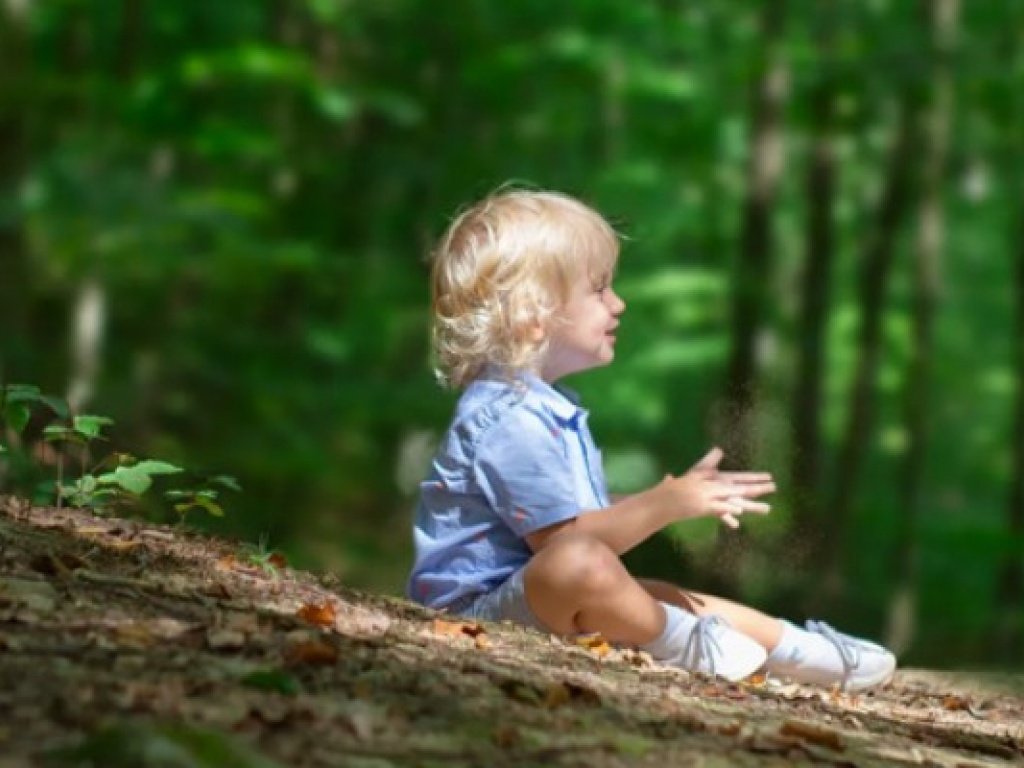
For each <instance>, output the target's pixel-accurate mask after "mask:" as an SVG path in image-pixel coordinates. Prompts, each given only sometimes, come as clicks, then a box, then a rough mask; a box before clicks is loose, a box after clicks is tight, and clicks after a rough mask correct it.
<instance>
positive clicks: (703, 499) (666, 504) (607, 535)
mask: <svg viewBox="0 0 1024 768" xmlns="http://www.w3.org/2000/svg"><path fill="white" fill-rule="evenodd" d="M721 460H722V451H721V450H720V449H718V448H714V449H712V450H711V451H710V452H709V453H708V455H707V456H705V457H704V458H703V459H701V460H700V461H699V462H698V463H697V464H695V465H694V466H693V468H692V469H690V471H688V472H687V473H686V474H684V475H682V476H680V477H673V476H672V475H667V476H666V477H665V479H664V480H662V481H661V482H660V483H658V484H657V485H655V486H654V487H653V488H649V489H648V490H646V491H641V492H640V493H635V494H633V495H631V496H627V497H625V498H623V499H622V500H621V501H617V502H616V503H614V504H613V505H612V506H610V507H607V508H605V509H600V510H595V511H591V512H586V513H584V514H580V515H578V516H577V517H575V518H573V519H571V520H567V521H565V522H562V523H557V524H555V525H551V526H548V527H547V528H542V529H540V530H538V531H534V532H533V533H529V534H527V535H526V541H527V543H528V544H529V545H530V548H531V549H532V550H533V551H534V552H537V551H540V550H541V549H543V548H544V546H545V545H546V544H547V542H548V541H550V540H551V538H552V537H554V536H557V535H559V534H561V533H564V532H569V531H572V532H577V533H586V534H589V535H591V536H595V537H597V538H598V539H600V540H601V541H603V542H604V543H605V544H607V545H608V546H609V547H610V548H611V549H612V550H614V551H615V552H617V553H619V554H622V553H623V552H626V551H628V550H630V549H632V548H633V547H635V546H636V545H637V544H639V543H640V542H642V541H644V540H645V539H647V538H648V537H649V536H651V535H652V534H654V533H655V532H657V531H659V530H661V529H662V528H664V527H665V526H666V525H668V524H669V523H673V522H675V521H677V520H684V519H688V518H694V517H706V516H710V515H717V516H718V517H721V518H722V521H723V522H725V523H726V524H727V525H730V526H732V527H736V526H738V525H739V522H738V521H737V520H736V517H735V516H736V515H741V514H743V513H744V512H757V513H760V514H765V513H767V512H768V511H769V510H770V507H769V506H768V505H767V504H763V503H761V502H757V501H754V500H753V499H756V498H758V497H760V496H764V495H765V494H768V493H772V492H773V491H774V490H775V483H774V482H773V481H772V478H771V475H770V474H769V473H767V472H719V471H718V464H719V462H720V461H721Z"/></svg>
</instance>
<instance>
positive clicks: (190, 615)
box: [0, 499, 1024, 768]
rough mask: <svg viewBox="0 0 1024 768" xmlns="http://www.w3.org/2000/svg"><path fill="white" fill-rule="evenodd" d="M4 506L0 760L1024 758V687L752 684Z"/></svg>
mask: <svg viewBox="0 0 1024 768" xmlns="http://www.w3.org/2000/svg"><path fill="white" fill-rule="evenodd" d="M258 559H259V558H255V559H254V558H250V557H248V556H247V555H246V554H245V553H240V552H239V551H238V549H237V548H236V547H233V546H232V545H230V544H228V543H226V542H223V541H218V540H211V539H209V538H205V537H200V536H198V535H195V534H190V533H186V532H184V531H180V530H176V529H170V528H165V527H159V526H151V525H145V524H140V523H137V522H128V521H124V520H111V519H101V518H96V517H93V516H90V515H87V514H83V513H81V512H77V511H67V510H65V511H57V510H53V509H38V508H29V507H27V506H26V505H24V504H22V503H21V502H18V501H16V500H14V499H0V768H12V767H13V766H22V765H57V766H68V765H81V766H85V765H94V766H104V768H108V767H109V768H117V767H118V766H132V768H146V767H147V766H157V765H159V766H175V767H176V768H177V767H178V766H181V767H187V766H197V767H199V768H207V767H210V768H212V767H214V766H216V767H217V768H221V766H238V767H239V768H254V767H256V766H274V765H276V766H365V768H371V766H372V767H373V768H384V767H386V766H393V765H401V766H406V765H410V766H461V765H465V766H488V767H489V766H587V768H605V767H610V766H641V765H643V766H647V765H649V766H659V767H661V766H676V765H680V766H682V765H706V766H732V765H738V766H743V765H780V766H782V765H786V766H788V765H857V766H860V765H903V764H906V765H927V766H982V765H992V766H995V765H1024V684H1022V681H1021V679H1019V678H1012V677H1000V678H998V679H988V680H985V679H977V678H969V677H966V676H957V675H952V674H949V673H944V674H940V673H933V672H927V671H924V670H905V671H901V672H900V673H899V674H898V676H897V678H896V680H895V681H894V682H893V683H892V684H891V685H889V686H887V687H886V688H884V689H882V690H880V691H878V692H876V693H873V694H871V695H862V696H858V697H851V696H846V695H841V694H838V693H835V692H829V691H820V690H815V689H811V688H803V687H799V686H792V685H789V686H786V685H779V684H776V683H775V681H763V680H755V681H753V682H751V683H749V684H741V685H729V684H724V683H717V682H710V681H707V680H703V679H698V678H693V677H689V676H687V675H685V674H684V673H681V672H675V671H672V670H666V669H661V668H658V667H655V666H654V665H653V664H651V662H650V660H649V659H647V658H645V657H644V656H642V655H641V654H636V653H632V652H622V651H615V650H611V649H609V648H608V647H607V646H606V645H604V644H603V643H600V642H598V641H594V642H592V643H590V646H589V647H586V646H582V645H579V646H577V645H572V644H569V643H566V642H563V641H561V640H558V639H556V638H552V637H549V636H546V635H541V634H538V633H536V632H532V631H524V630H519V629H517V628H514V627H511V626H508V625H484V626H477V625H468V624H464V623H460V622H456V621H448V620H446V619H445V617H442V616H439V615H437V614H435V613H432V612H429V611H425V610H422V609H420V608H417V607H416V606H413V605H411V604H409V603H406V602H404V601H400V600H395V599H391V598H387V597H383V596H379V595H369V594H360V593H357V592H354V591H352V590H349V589H346V588H344V587H343V586H341V585H339V584H337V583H333V582H332V581H331V580H329V579H327V578H321V577H317V576H315V575H313V574H309V573H303V572H297V571H293V570H290V569H288V568H287V566H286V565H285V564H283V563H281V562H280V561H278V562H277V564H276V565H273V564H272V563H269V562H268V563H266V564H265V565H261V564H259V563H258V562H257V560H258Z"/></svg>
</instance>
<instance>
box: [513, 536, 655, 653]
mask: <svg viewBox="0 0 1024 768" xmlns="http://www.w3.org/2000/svg"><path fill="white" fill-rule="evenodd" d="M524 583H525V585H526V595H527V600H528V602H529V605H530V609H531V610H532V611H533V613H534V615H535V616H536V617H537V618H538V619H540V620H541V621H542V622H543V623H544V624H545V625H546V626H547V627H548V628H550V629H551V630H552V631H554V632H557V633H560V634H566V635H568V634H574V633H578V632H600V633H601V634H602V635H603V636H604V637H606V638H607V639H609V640H611V641H613V642H618V643H624V644H630V645H644V644H646V643H649V642H651V641H652V640H654V639H655V638H656V637H658V636H659V635H660V634H661V633H662V631H663V630H664V628H665V611H664V609H663V608H662V606H661V605H659V603H658V601H657V600H656V599H655V598H654V597H652V596H651V595H650V594H648V592H647V591H646V590H645V589H643V587H641V586H640V584H638V583H637V581H636V580H635V579H634V578H633V577H632V576H631V575H630V573H629V572H628V571H627V570H626V568H625V566H624V565H623V564H622V561H621V560H619V558H618V556H617V555H616V554H615V553H614V552H613V551H612V550H611V549H609V548H608V547H607V546H606V545H605V544H604V543H603V542H601V541H599V540H598V539H595V538H593V537H590V536H581V535H572V534H567V535H565V536H561V537H558V538H556V539H554V540H552V541H551V542H550V543H549V544H548V545H547V546H546V547H544V549H542V550H541V551H540V552H538V553H537V554H536V555H534V557H533V559H532V560H531V561H530V564H529V565H528V566H527V568H526V571H525V573H524Z"/></svg>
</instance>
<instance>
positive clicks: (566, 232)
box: [431, 189, 619, 388]
mask: <svg viewBox="0 0 1024 768" xmlns="http://www.w3.org/2000/svg"><path fill="white" fill-rule="evenodd" d="M618 255H619V241H618V237H617V235H616V233H615V230H614V229H612V227H611V226H610V225H609V224H608V222H607V221H605V220H604V218H602V217H601V215H600V214H598V213H597V212H596V211H595V210H593V209H592V208H590V207H588V206H587V205H585V204H583V203H582V202H580V201H579V200H576V199H574V198H572V197H569V196H567V195H563V194H560V193H557V192H547V191H532V190H523V189H503V190H500V191H498V192H496V193H494V194H492V195H490V196H488V197H487V198H485V199H483V200H481V201H480V202H478V203H476V204H474V205H472V206H471V207H469V208H468V209H466V210H465V211H463V212H462V213H461V214H459V215H458V216H457V217H456V218H455V220H454V221H453V222H452V224H451V226H449V228H448V230H447V232H446V233H445V234H444V236H443V237H442V238H441V241H440V242H439V244H438V246H437V248H436V249H435V251H434V253H433V256H432V260H433V265H432V271H431V299H432V306H433V311H434V326H433V342H434V354H435V355H436V358H437V364H438V376H439V378H440V379H441V381H442V382H443V383H445V384H447V385H449V386H453V387H456V388H462V387H464V386H466V385H467V384H469V383H470V382H471V381H472V380H473V379H474V378H476V377H478V376H479V375H480V374H481V373H482V372H483V371H484V369H485V368H487V367H488V366H491V367H494V368H496V369H498V371H499V372H501V373H502V374H503V375H507V376H509V375H512V374H514V372H515V371H518V370H523V369H536V368H537V366H538V365H539V362H540V359H541V357H542V356H543V354H544V352H545V350H546V348H547V339H546V337H547V330H548V329H549V328H550V327H551V323H552V322H553V321H554V319H555V317H556V315H557V313H558V311H559V310H560V309H561V308H562V306H563V305H564V304H565V303H566V301H568V299H569V292H570V289H571V287H572V283H573V281H574V280H575V279H576V277H577V276H578V275H579V274H580V271H581V270H586V271H587V272H589V273H590V274H591V275H597V274H603V273H604V272H609V271H611V270H612V269H613V268H614V266H615V262H616V260H617V259H618ZM537 328H540V329H542V330H543V331H544V334H543V338H540V339H538V338H537V335H536V333H535V329H537Z"/></svg>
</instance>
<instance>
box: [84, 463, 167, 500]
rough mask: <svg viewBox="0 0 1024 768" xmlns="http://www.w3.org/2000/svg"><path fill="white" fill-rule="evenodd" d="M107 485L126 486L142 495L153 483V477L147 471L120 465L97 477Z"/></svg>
mask: <svg viewBox="0 0 1024 768" xmlns="http://www.w3.org/2000/svg"><path fill="white" fill-rule="evenodd" d="M96 479H97V480H98V481H99V482H101V483H104V484H106V485H116V486H118V487H120V488H124V489H125V490H126V491H128V492H129V493H133V494H135V495H136V496H141V495H142V494H144V493H145V492H146V491H148V490H149V487H150V486H151V485H152V484H153V480H152V478H151V477H150V476H149V475H147V474H146V473H145V472H139V471H138V470H136V469H135V467H118V468H117V469H115V470H114V471H113V472H107V473H106V474H103V475H100V476H99V477H97V478H96Z"/></svg>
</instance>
